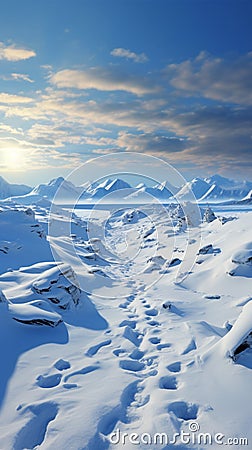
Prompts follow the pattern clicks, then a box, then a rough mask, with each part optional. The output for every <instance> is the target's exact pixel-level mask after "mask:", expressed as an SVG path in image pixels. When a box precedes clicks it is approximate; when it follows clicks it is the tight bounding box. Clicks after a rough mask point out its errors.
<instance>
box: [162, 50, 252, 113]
mask: <svg viewBox="0 0 252 450" xmlns="http://www.w3.org/2000/svg"><path fill="white" fill-rule="evenodd" d="M165 72H166V74H167V75H168V79H169V82H170V84H171V85H172V86H174V87H175V88H177V89H178V90H180V91H183V95H185V94H186V93H187V94H188V95H197V96H199V97H200V96H201V97H205V98H209V99H212V100H220V101H223V102H228V103H237V104H243V105H252V52H250V53H247V54H246V55H243V56H239V57H236V58H230V59H223V58H214V57H212V56H210V55H208V54H207V53H205V52H201V53H200V54H199V55H198V56H197V57H196V58H195V59H193V60H185V61H183V62H182V63H179V64H170V65H169V66H167V68H166V70H165Z"/></svg>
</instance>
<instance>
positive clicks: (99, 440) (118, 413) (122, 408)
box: [20, 380, 139, 450]
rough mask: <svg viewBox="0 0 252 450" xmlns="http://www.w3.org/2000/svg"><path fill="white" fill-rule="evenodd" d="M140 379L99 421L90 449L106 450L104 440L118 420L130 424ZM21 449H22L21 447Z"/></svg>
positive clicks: (88, 445) (129, 386) (127, 388)
mask: <svg viewBox="0 0 252 450" xmlns="http://www.w3.org/2000/svg"><path fill="white" fill-rule="evenodd" d="M138 383H139V380H138V381H134V382H133V383H131V384H129V385H128V386H127V387H126V388H125V389H124V390H123V392H122V395H121V398H120V403H119V405H117V406H115V407H114V408H112V409H111V410H110V411H109V412H106V413H105V414H104V415H103V416H102V417H101V418H100V419H99V422H98V426H97V430H96V433H95V435H94V436H93V437H92V438H91V439H90V441H89V442H88V444H87V447H86V448H87V449H89V450H98V449H99V450H105V449H108V447H109V444H108V442H107V441H106V440H104V436H108V435H109V434H110V433H112V431H113V430H114V429H115V427H116V425H117V423H118V422H122V423H124V424H129V423H130V422H131V421H130V417H129V414H128V410H129V408H130V406H131V405H132V404H134V403H135V396H136V394H137V393H138ZM20 450H21V449H20Z"/></svg>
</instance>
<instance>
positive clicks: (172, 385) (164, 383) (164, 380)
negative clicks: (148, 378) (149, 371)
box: [159, 375, 178, 389]
mask: <svg viewBox="0 0 252 450" xmlns="http://www.w3.org/2000/svg"><path fill="white" fill-rule="evenodd" d="M177 384H178V383H177V379H176V377H173V376H169V375H166V376H164V377H161V378H160V380H159V387H160V389H177Z"/></svg>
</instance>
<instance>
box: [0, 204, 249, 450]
mask: <svg viewBox="0 0 252 450" xmlns="http://www.w3.org/2000/svg"><path fill="white" fill-rule="evenodd" d="M50 207H51V204H50V202H49V201H46V200H40V201H37V199H36V201H35V202H34V204H32V205H29V206H22V205H20V204H18V203H15V202H14V200H12V201H11V200H9V201H2V202H1V203H0V322H1V325H0V333H1V343H2V344H1V347H0V353H1V370H0V374H1V375H0V381H1V382H0V406H1V419H0V449H1V450H12V449H13V450H22V449H35V448H36V449H38V448H39V449H40V448H41V449H50V450H52V449H53V450H55V449H56V450H61V449H71V450H84V449H85V450H104V449H112V448H116V449H120V450H121V449H123V448H125V449H127V450H128V449H129V450H130V449H133V448H135V447H136V446H137V448H149V449H172V448H176V449H180V450H182V449H184V450H186V449H190V448H192V449H203V448H213V449H217V448H219V446H220V445H225V444H227V445H225V446H226V447H228V448H229V447H231V446H234V445H236V447H237V448H242V447H243V444H244V443H246V442H245V440H244V441H242V439H244V438H246V439H247V444H248V445H247V448H249V445H251V444H250V443H251V442H252V431H251V426H250V423H251V412H252V408H251V400H250V394H249V393H250V390H251V376H252V371H251V370H252V312H251V305H252V302H251V300H252V292H251V288H252V241H251V217H252V210H251V207H250V205H247V207H246V209H244V210H242V207H238V206H237V207H236V209H235V208H234V207H232V205H231V206H230V207H228V206H226V207H225V212H223V210H221V208H219V209H218V207H216V206H215V209H214V208H213V209H214V211H215V213H214V212H213V211H211V210H208V211H207V212H206V207H203V209H201V210H200V214H201V216H202V221H201V223H197V224H196V223H193V224H192V223H191V224H190V223H189V224H188V220H187V219H188V217H186V214H184V212H183V210H181V208H178V207H177V206H176V207H175V206H174V207H173V206H169V207H168V208H165V207H156V206H155V205H147V206H143V207H134V208H130V207H128V206H127V207H126V206H125V207H124V208H119V209H118V208H115V207H114V208H113V205H111V207H110V209H109V210H106V209H104V208H103V209H99V208H95V209H94V210H92V209H90V208H89V209H78V210H75V213H74V214H73V215H72V214H71V212H70V211H68V210H66V209H62V208H60V207H59V206H57V207H55V208H53V209H52V210H51V211H50ZM234 209H235V210H234ZM185 211H186V208H185ZM49 222H50V223H49ZM48 223H49V226H48ZM69 223H70V226H69ZM134 433H135V434H134ZM161 433H163V435H162V436H161ZM183 433H188V435H189V438H188V436H187V442H186V440H185V435H184V434H183ZM199 433H203V434H204V433H208V434H209V436H208V441H207V442H206V443H204V440H203V437H204V436H203V437H202V438H201V440H200V436H199ZM157 434H160V435H157ZM216 435H218V436H217V437H216ZM174 436H175V437H174ZM221 436H222V437H221ZM188 439H189V440H188ZM231 440H233V441H231ZM232 442H233V443H236V444H233V445H232Z"/></svg>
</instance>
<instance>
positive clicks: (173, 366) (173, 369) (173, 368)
mask: <svg viewBox="0 0 252 450" xmlns="http://www.w3.org/2000/svg"><path fill="white" fill-rule="evenodd" d="M167 369H168V370H169V371H170V372H175V373H177V372H180V371H181V362H180V361H176V362H174V363H171V364H169V365H168V366H167Z"/></svg>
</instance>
